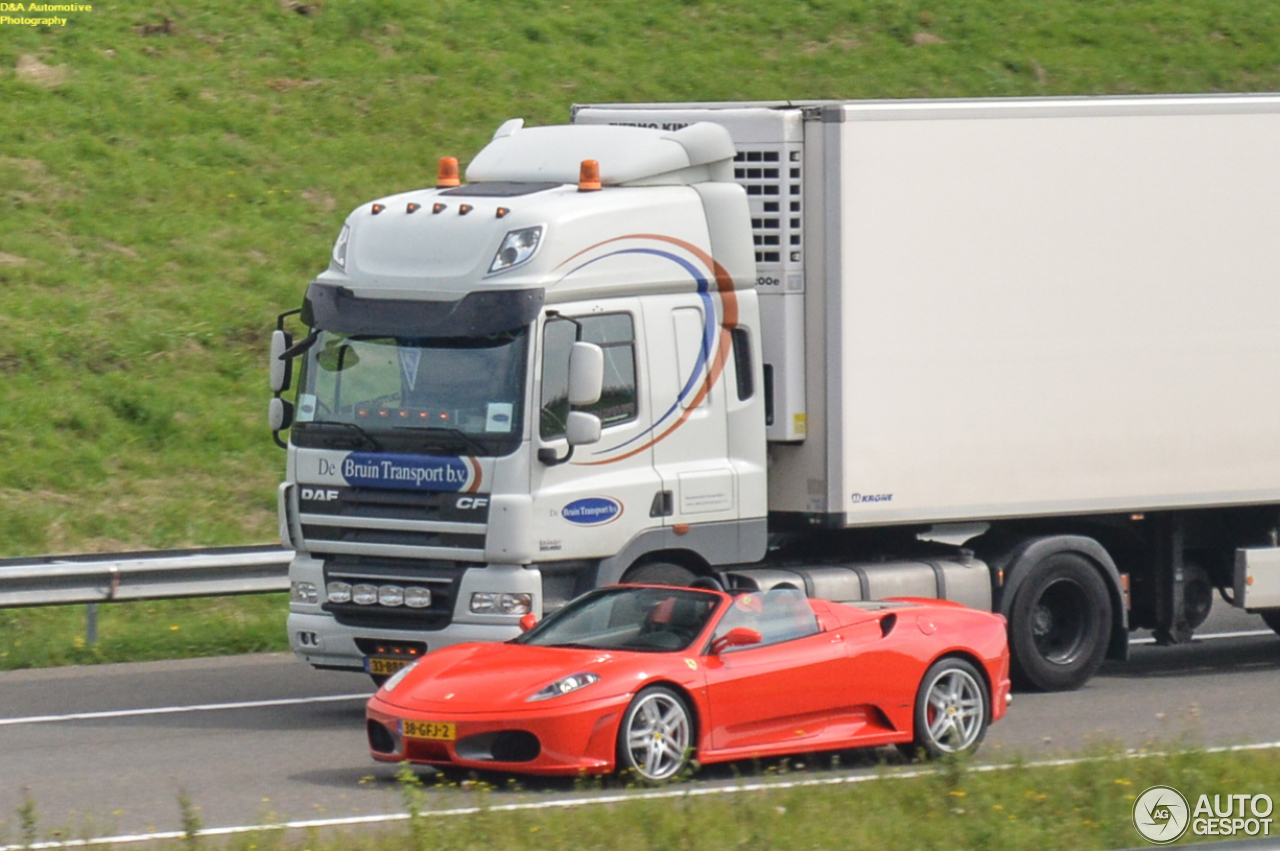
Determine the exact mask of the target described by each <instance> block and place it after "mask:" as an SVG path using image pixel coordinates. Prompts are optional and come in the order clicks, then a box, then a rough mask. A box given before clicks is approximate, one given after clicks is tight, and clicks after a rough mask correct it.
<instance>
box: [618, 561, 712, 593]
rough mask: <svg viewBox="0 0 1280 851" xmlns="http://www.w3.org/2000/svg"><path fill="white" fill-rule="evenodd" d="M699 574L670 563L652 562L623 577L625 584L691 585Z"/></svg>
mask: <svg viewBox="0 0 1280 851" xmlns="http://www.w3.org/2000/svg"><path fill="white" fill-rule="evenodd" d="M694 579H697V574H696V573H694V572H693V571H692V570H690V569H689V568H687V567H684V566H683V565H679V564H673V563H672V562H669V561H651V562H649V563H648V564H639V565H636V566H635V567H633V568H631V569H630V570H628V571H627V572H626V573H625V574H624V575H623V577H622V582H623V584H634V585H677V586H679V587H682V588H683V587H686V586H688V585H690V584H691V583H692V582H693V580H694Z"/></svg>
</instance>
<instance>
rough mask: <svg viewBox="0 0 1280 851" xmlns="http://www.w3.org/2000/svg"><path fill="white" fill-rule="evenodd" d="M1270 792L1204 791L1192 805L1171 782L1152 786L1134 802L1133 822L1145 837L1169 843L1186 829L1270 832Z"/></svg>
mask: <svg viewBox="0 0 1280 851" xmlns="http://www.w3.org/2000/svg"><path fill="white" fill-rule="evenodd" d="M1272 809H1274V805H1273V803H1272V801H1271V796H1270V795H1251V794H1236V795H1221V794H1219V795H1214V796H1213V797H1212V798H1210V797H1209V796H1208V795H1201V796H1200V797H1199V798H1197V799H1196V805H1195V808H1194V809H1193V808H1192V807H1191V805H1190V804H1189V803H1188V802H1187V799H1186V798H1185V797H1184V796H1183V794H1182V793H1181V792H1179V791H1178V790H1177V789H1174V788H1173V787H1172V786H1152V787H1151V788H1150V789H1147V790H1146V791H1144V792H1143V793H1142V794H1141V795H1139V796H1138V797H1137V799H1136V800H1135V801H1134V802H1133V826H1134V827H1136V828H1137V829H1138V833H1140V834H1142V838H1143V839H1145V840H1147V841H1148V842H1151V843H1153V844H1155V845H1168V844H1169V843H1170V842H1176V841H1177V840H1178V839H1179V838H1181V837H1182V835H1183V834H1184V833H1186V832H1187V829H1188V828H1190V829H1191V832H1192V833H1193V834H1194V835H1196V836H1237V835H1239V834H1242V833H1243V834H1245V835H1246V836H1270V835H1271V821H1272V820H1271V811H1272Z"/></svg>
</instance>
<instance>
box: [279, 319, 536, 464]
mask: <svg viewBox="0 0 1280 851" xmlns="http://www.w3.org/2000/svg"><path fill="white" fill-rule="evenodd" d="M527 349H528V331H527V329H525V328H520V329H516V330H514V331H506V332H501V333H497V334H491V335H488V336H484V337H435V338H414V337H380V336H372V335H347V334H336V333H332V332H328V331H322V332H320V334H319V337H318V338H317V339H316V342H315V344H314V345H312V346H311V348H310V349H309V350H308V352H307V356H306V359H305V361H304V362H303V367H302V375H301V380H300V382H299V387H298V406H297V421H296V423H295V424H294V427H293V433H292V439H293V442H294V443H295V444H296V445H298V446H311V447H322V448H329V449H365V450H381V451H387V452H413V453H427V454H430V453H449V454H460V455H486V456H496V455H507V454H509V453H511V452H513V451H515V449H516V447H517V445H519V443H520V438H521V423H522V421H523V418H522V414H521V411H522V409H523V406H522V403H523V400H524V384H525V373H526V370H525V362H526V358H527Z"/></svg>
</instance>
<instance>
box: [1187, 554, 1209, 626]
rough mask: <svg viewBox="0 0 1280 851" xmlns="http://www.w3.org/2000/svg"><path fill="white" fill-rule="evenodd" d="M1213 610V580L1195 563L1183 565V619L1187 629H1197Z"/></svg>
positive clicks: (1190, 562)
mask: <svg viewBox="0 0 1280 851" xmlns="http://www.w3.org/2000/svg"><path fill="white" fill-rule="evenodd" d="M1212 609H1213V580H1211V579H1210V578H1209V572H1208V571H1207V570H1205V569H1204V568H1203V567H1201V566H1200V565H1199V564H1197V563H1196V562H1193V561H1188V562H1185V563H1184V564H1183V565H1182V617H1183V620H1185V621H1186V624H1187V629H1197V628H1199V627H1200V625H1201V624H1203V623H1204V622H1205V621H1206V620H1208V618H1209V612H1210V611H1211V610H1212Z"/></svg>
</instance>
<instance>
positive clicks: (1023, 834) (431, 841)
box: [0, 750, 1280, 851]
mask: <svg viewBox="0 0 1280 851" xmlns="http://www.w3.org/2000/svg"><path fill="white" fill-rule="evenodd" d="M1119 756H1120V755H1119V754H1112V755H1110V756H1106V755H1103V756H1101V757H1100V758H1098V759H1095V760H1091V761H1086V762H1081V763H1077V764H1074V765H1067V766H1063V767H1057V768H1052V767H1028V766H1017V765H1013V766H1005V767H1004V769H1003V770H997V771H977V770H973V769H972V768H970V767H966V766H965V765H964V764H961V763H951V764H949V765H947V764H944V765H942V766H941V767H940V770H939V772H938V773H936V774H933V775H931V776H925V777H914V778H893V777H892V775H893V773H894V771H895V769H885V770H884V774H885V775H886V778H887V779H882V780H875V781H870V782H860V783H847V784H839V785H834V784H822V785H816V784H815V785H805V786H801V787H796V788H790V789H784V788H775V789H771V790H769V791H766V792H730V793H727V794H723V793H717V794H702V793H704V792H707V791H708V789H707V787H705V786H701V785H699V784H697V783H696V782H694V783H677V784H673V785H671V786H669V787H666V790H665V791H668V792H673V793H677V794H676V795H675V796H674V797H664V798H661V799H653V800H629V801H625V802H622V803H612V804H605V805H590V806H583V807H578V808H559V809H556V808H547V809H525V810H521V811H503V810H502V809H500V808H501V807H503V806H506V805H509V804H513V803H536V802H537V801H538V798H539V797H540V796H538V795H524V794H521V793H519V792H515V791H506V790H504V791H501V792H498V791H492V790H491V789H489V788H487V787H485V786H483V785H477V786H473V787H472V789H471V793H470V794H467V795H463V796H459V795H458V794H457V792H456V790H452V789H450V790H447V792H446V793H444V794H442V793H440V792H438V791H437V790H436V789H434V788H432V787H426V788H421V787H419V786H417V785H415V784H413V783H412V774H411V773H409V774H406V773H405V772H401V777H402V778H405V777H407V778H409V779H410V780H411V783H410V785H408V786H405V787H402V792H403V797H404V803H405V808H406V811H407V812H409V813H411V814H416V815H415V817H414V818H412V819H411V820H410V821H409V822H408V823H407V825H406V824H405V823H400V824H398V825H395V826H393V827H390V828H385V829H383V830H380V831H375V830H369V829H367V828H361V829H360V831H359V832H358V833H345V832H343V833H334V832H327V833H325V834H321V833H319V832H318V831H315V830H311V831H307V832H301V831H290V832H286V831H280V830H266V829H264V830H260V831H254V832H251V833H246V834H241V835H238V836H235V837H232V838H230V839H214V838H209V837H201V836H199V835H198V834H195V833H194V831H195V830H198V828H199V827H200V820H199V811H198V807H199V805H200V802H199V801H198V800H190V799H186V800H184V799H183V798H182V797H179V806H178V808H176V809H175V812H177V811H180V812H181V813H182V822H183V829H185V830H189V831H192V832H193V834H194V835H191V836H190V837H189V838H187V839H184V840H182V841H180V842H169V843H164V844H161V843H157V846H158V847H159V848H161V849H163V851H171V849H172V850H173V851H199V849H201V848H208V849H227V851H452V849H459V851H463V849H476V848H484V849H492V851H507V849H511V851H524V849H527V848H530V847H535V848H546V849H561V848H564V849H574V851H597V850H598V851H651V849H659V848H661V849H670V850H671V851H721V850H722V849H723V851H801V850H802V849H804V851H808V849H831V850H832V851H837V849H838V850H839V851H863V849H866V851H883V849H886V848H892V849H902V850H903V851H911V850H912V849H920V851H935V849H936V851H960V849H975V851H987V849H1037V851H1055V849H1077V850H1078V851H1085V849H1113V848H1133V847H1139V846H1144V845H1146V843H1145V842H1144V840H1143V839H1142V838H1141V836H1140V835H1139V834H1138V833H1137V831H1136V830H1135V828H1134V826H1133V823H1132V821H1131V813H1132V809H1133V802H1134V800H1135V798H1136V797H1137V796H1138V795H1139V794H1141V793H1142V791H1143V790H1145V789H1146V788H1148V787H1150V786H1154V785H1167V786H1172V787H1174V788H1175V789H1177V790H1179V791H1180V792H1181V793H1182V794H1183V795H1184V796H1186V797H1187V799H1188V801H1189V802H1190V804H1191V806H1192V808H1193V809H1194V807H1195V805H1196V801H1197V799H1198V797H1199V796H1200V795H1201V794H1205V795H1209V796H1210V801H1212V796H1213V795H1215V794H1219V795H1226V794H1250V795H1252V794H1258V793H1265V794H1271V795H1272V798H1273V800H1274V797H1275V791H1274V790H1275V789H1277V788H1278V787H1280V754H1277V752H1276V751H1274V750H1268V751H1252V752H1239V753H1230V754H1224V753H1218V754H1208V753H1204V752H1198V751H1195V750H1189V751H1178V752H1174V753H1171V754H1169V755H1162V756H1149V757H1147V758H1142V759H1120V758H1118V757H1119ZM775 779H777V780H784V781H790V780H799V781H805V780H811V779H813V778H811V777H807V776H806V775H805V774H804V773H803V772H801V773H795V772H793V773H791V774H789V775H788V776H786V777H779V778H775ZM637 791H640V790H637ZM686 791H687V792H690V793H693V794H689V795H679V794H678V793H680V792H686ZM178 794H179V795H180V793H178ZM556 797H562V796H560V795H557V796H556ZM463 807H474V808H477V811H475V812H472V813H470V814H462V815H458V814H449V810H451V809H452V810H456V809H459V808H463ZM1273 826H1274V825H1273ZM176 827H177V825H174V828H176ZM83 835H84V832H83V831H80V830H76V829H75V828H73V827H71V826H53V825H42V824H40V822H39V802H38V801H28V802H26V803H24V804H23V805H21V806H19V808H18V809H17V811H15V812H14V813H13V814H12V815H10V816H9V817H8V818H5V817H3V816H0V844H4V843H6V842H9V843H13V842H27V843H31V842H34V841H37V840H39V839H42V838H53V839H67V838H70V837H80V836H83ZM1272 835H1274V830H1273V831H1272ZM1214 838H1215V837H1195V836H1193V835H1192V833H1191V832H1190V831H1188V832H1187V834H1186V835H1185V836H1184V837H1183V839H1182V840H1181V841H1180V843H1179V844H1188V843H1190V842H1192V841H1195V842H1206V841H1213V839H1214ZM1216 838H1218V839H1221V837H1216ZM1240 838H1243V835H1242V836H1241V837H1240Z"/></svg>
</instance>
